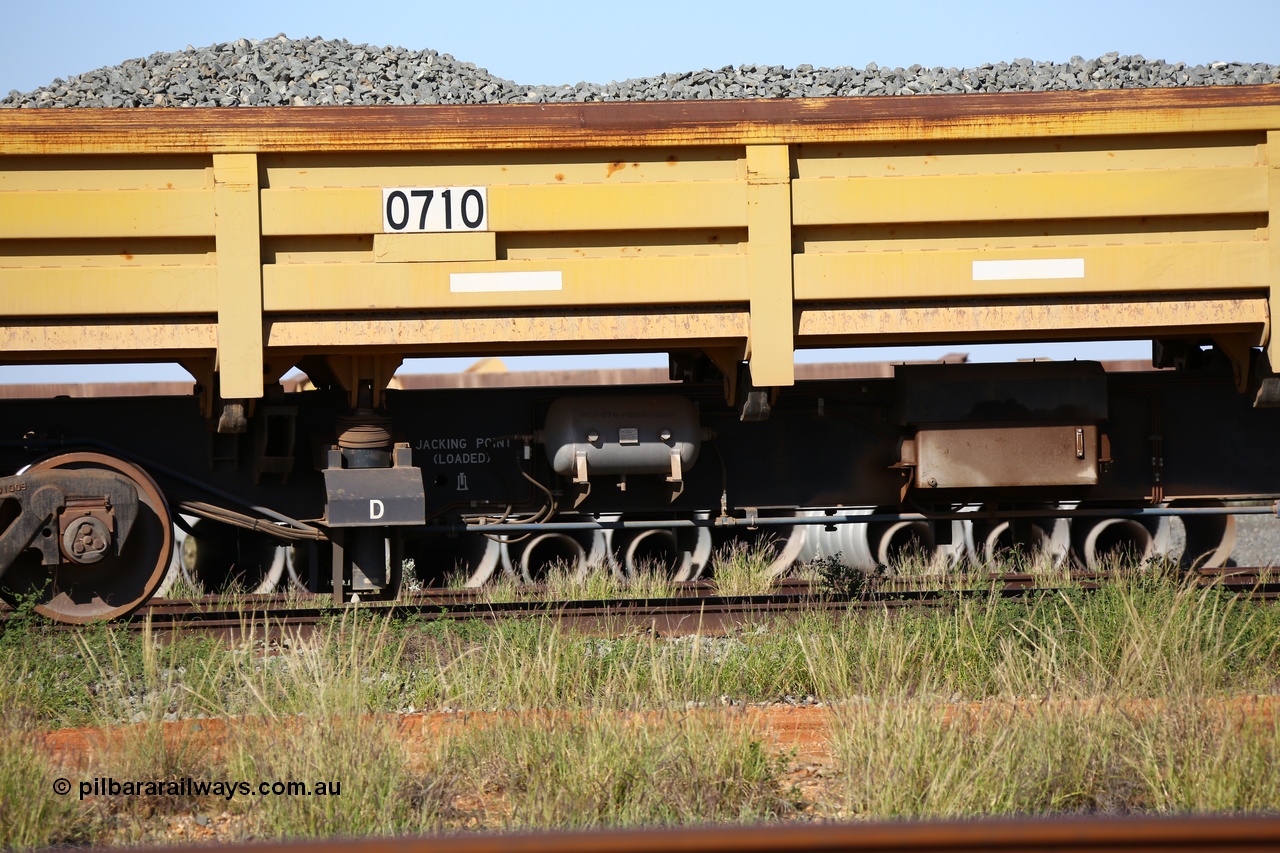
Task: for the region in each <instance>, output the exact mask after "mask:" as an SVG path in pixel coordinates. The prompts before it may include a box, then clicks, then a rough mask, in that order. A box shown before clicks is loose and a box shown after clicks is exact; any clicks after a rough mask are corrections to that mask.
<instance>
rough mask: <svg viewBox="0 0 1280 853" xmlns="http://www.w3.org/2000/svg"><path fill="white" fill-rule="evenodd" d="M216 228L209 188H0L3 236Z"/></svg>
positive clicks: (158, 233)
mask: <svg viewBox="0 0 1280 853" xmlns="http://www.w3.org/2000/svg"><path fill="white" fill-rule="evenodd" d="M212 233H213V192H211V191H210V190H156V191H154V192H152V191H144V190H120V191H113V190H86V191H75V190H59V191H42V192H26V191H15V192H4V193H0V239H10V240H12V239H23V238H40V239H45V238H55V237H200V236H207V235H209V234H212Z"/></svg>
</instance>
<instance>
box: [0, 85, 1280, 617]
mask: <svg viewBox="0 0 1280 853" xmlns="http://www.w3.org/2000/svg"><path fill="white" fill-rule="evenodd" d="M1277 217H1280V87H1276V86H1238V87H1221V88H1200V89H1185V88H1184V89H1149V90H1131V91H1091V92H1075V93H1044V94H1007V95H964V96H943V95H937V96H921V97H885V98H840V99H814V100H806V99H796V100H785V101H714V102H665V103H663V102H659V103H651V102H646V103H612V104H583V105H567V104H566V105H542V104H530V105H501V106H498V105H495V106H473V107H444V106H438V107H385V108H384V107H352V108H345V107H334V108H274V109H254V108H244V109H225V110H205V109H149V110H123V109H120V110H75V109H61V110H58V109H48V110H5V111H0V359H2V360H3V362H5V363H8V364H25V363H30V364H38V363H39V364H47V363H70V364H78V363H86V362H146V361H164V362H177V363H179V364H181V365H183V366H184V367H185V368H186V369H187V370H188V371H190V373H191V374H192V375H193V376H194V377H195V378H196V388H195V393H194V394H192V395H189V396H179V397H147V398H138V399H65V398H55V399H24V400H7V399H6V400H4V401H2V402H0V475H2V476H0V530H2V531H3V532H0V589H2V591H3V593H4V595H5V596H6V597H9V598H17V597H23V596H35V597H36V599H37V601H38V603H39V609H40V610H41V612H44V613H46V614H48V615H50V616H52V617H54V618H57V619H62V620H65V621H71V622H80V621H88V620H92V619H100V618H110V617H114V616H118V615H120V614H123V613H126V612H128V611H129V610H131V609H132V608H134V607H136V606H138V605H139V604H141V603H142V602H143V601H145V600H146V599H147V598H148V597H150V596H151V595H152V594H153V593H154V591H155V589H156V588H157V586H158V585H159V584H160V582H161V580H162V578H163V575H164V573H165V572H166V570H167V569H168V568H169V565H170V562H171V552H172V550H173V547H174V545H173V543H174V541H175V538H182V536H183V535H185V536H186V542H185V544H184V546H183V551H184V555H183V556H184V559H190V560H195V559H197V558H199V559H206V560H211V559H216V558H217V557H216V555H217V554H223V555H226V554H230V555H231V556H230V557H225V559H227V560H229V561H230V563H231V564H233V565H234V564H239V565H244V564H246V563H248V562H251V559H250V558H249V557H246V556H245V555H246V554H249V553H255V552H259V551H261V550H262V548H261V546H262V544H263V543H264V542H265V543H266V546H267V547H266V550H267V551H271V549H272V548H275V547H276V546H277V545H279V546H280V547H281V548H284V547H286V546H287V547H288V548H289V565H290V568H291V571H294V573H295V574H296V575H297V576H298V577H299V578H300V581H301V582H304V583H306V584H307V585H308V586H309V587H310V588H311V589H313V590H317V591H318V590H320V589H322V588H325V587H327V586H330V585H331V588H332V593H333V595H334V596H335V597H336V598H337V599H339V600H341V599H342V598H343V597H344V596H349V595H351V594H354V593H359V594H360V595H362V596H364V597H369V596H379V595H390V594H394V593H395V591H396V589H397V587H398V584H399V572H400V568H401V564H402V557H404V556H406V555H407V556H412V557H413V558H414V564H415V567H416V571H417V572H418V573H419V575H420V577H421V578H422V579H424V580H425V581H426V582H428V583H432V582H440V581H441V580H442V579H444V578H445V577H447V576H448V575H449V574H450V573H455V572H459V571H461V572H463V573H464V574H465V575H466V577H467V582H469V583H473V584H478V583H482V582H483V581H484V580H485V579H486V578H487V577H488V576H489V575H491V574H492V573H494V572H496V571H506V572H511V573H515V574H520V575H523V576H525V577H527V578H529V579H536V577H537V576H538V574H539V572H541V571H543V570H544V568H545V566H546V564H547V562H548V561H550V560H555V559H560V560H566V561H568V562H569V563H571V564H573V565H577V566H581V567H583V570H586V567H588V566H590V565H598V566H602V567H604V570H613V571H616V572H627V571H634V570H635V567H636V566H637V565H639V564H641V563H643V562H645V561H652V562H656V563H657V564H659V565H663V566H666V567H667V568H668V569H669V570H670V571H671V572H672V573H673V574H674V575H675V576H676V577H680V578H688V577H692V576H695V575H696V574H697V573H698V572H699V571H701V569H702V567H703V566H704V565H705V564H706V562H707V558H708V555H709V554H710V553H711V551H712V550H713V549H714V547H715V546H716V545H717V543H719V542H721V541H724V540H726V539H728V538H732V537H735V536H748V535H750V536H755V537H757V538H758V539H760V540H761V541H766V542H771V543H772V546H773V547H774V548H775V549H776V552H777V560H776V561H775V564H776V567H777V570H778V571H783V570H785V568H786V566H787V565H789V564H790V563H791V562H792V561H794V560H795V559H797V558H806V557H814V556H828V557H830V556H834V554H835V553H837V552H839V554H840V555H841V558H842V559H844V560H845V561H846V562H849V563H850V564H851V565H855V566H865V565H874V564H875V563H877V562H883V561H885V560H888V559H891V558H892V557H893V556H894V555H895V554H897V553H899V552H901V551H904V550H910V549H914V550H922V551H924V552H926V553H927V554H928V555H932V556H934V557H936V558H938V559H949V560H956V559H971V560H985V559H990V558H992V557H993V556H994V555H996V554H997V553H998V552H999V551H1000V550H1001V549H1003V548H1008V547H1015V548H1016V547H1024V548H1038V549H1040V550H1042V551H1043V552H1044V553H1045V554H1046V555H1048V557H1049V558H1050V559H1054V560H1059V561H1062V560H1076V561H1079V562H1081V563H1084V564H1087V565H1096V564H1098V562H1099V561H1100V560H1103V559H1105V558H1106V557H1107V556H1108V555H1110V554H1113V553H1116V552H1118V551H1125V550H1129V551H1135V552H1137V553H1138V555H1139V556H1143V555H1149V554H1151V553H1154V552H1156V551H1158V550H1159V549H1160V548H1161V547H1163V545H1162V544H1161V543H1163V541H1164V537H1165V536H1166V535H1167V532H1168V518H1169V517H1170V516H1172V515H1181V516H1182V520H1183V525H1184V526H1185V528H1186V533H1187V540H1188V544H1187V550H1186V557H1185V559H1187V560H1189V561H1195V560H1209V561H1217V562H1222V561H1223V560H1226V559H1227V558H1228V555H1229V552H1230V545H1231V540H1232V538H1233V536H1234V526H1233V525H1232V523H1231V518H1232V516H1231V515H1230V514H1229V512H1230V511H1231V510H1233V509H1235V508H1237V507H1238V502H1239V501H1240V500H1242V499H1246V498H1266V499H1274V498H1276V497H1277V495H1280V455H1278V454H1277V452H1276V450H1275V447H1276V436H1277V435H1278V434H1280V430H1278V428H1280V414H1277V412H1276V411H1275V409H1273V408H1271V406H1272V405H1273V404H1277V403H1280V383H1277V380H1276V378H1275V373H1276V371H1277V369H1280V348H1278V347H1277V346H1276V345H1275V344H1274V343H1273V342H1272V340H1271V337H1270V335H1271V323H1272V317H1273V316H1274V314H1275V309H1276V306H1277V300H1278V299H1280V239H1277V237H1276V227H1277V226H1276V225H1275V223H1276V222H1277V221H1278V220H1277ZM1109 339H1110V340H1120V339H1150V340H1152V341H1153V362H1154V364H1153V370H1152V371H1150V372H1143V373H1126V374H1108V373H1106V372H1104V371H1103V370H1102V368H1101V366H1100V365H1099V364H1098V363H1096V362H1089V361H1073V362H1058V363H1053V362H1029V363H1013V364H1005V365H999V364H995V365H993V364H932V365H907V366H903V367H901V368H900V369H898V371H897V372H896V375H895V376H894V377H893V378H892V379H873V380H847V381H821V382H800V383H797V382H796V381H795V368H794V363H795V352H796V350H798V349H803V348H814V347H853V346H865V345H887V344H894V345H902V344H939V343H948V344H952V343H954V344H957V345H960V344H979V343H994V342H1029V341H1064V340H1065V341H1103V340H1109ZM619 352H661V353H667V354H668V355H669V361H670V365H671V373H670V375H671V379H672V381H671V382H669V383H663V384H659V385H651V386H644V387H639V388H636V387H632V388H626V389H620V388H609V387H604V388H600V387H592V388H567V387H540V388H473V389H454V390H443V389H428V390H420V391H395V390H388V388H387V386H388V382H389V380H390V379H391V377H392V375H393V374H394V373H395V371H396V370H397V368H398V367H399V366H400V364H401V362H402V360H403V359H405V358H406V357H412V356H443V355H450V356H477V357H479V356H495V355H508V354H510V355H515V354H536V353H580V354H589V353H619ZM293 368H299V369H301V370H302V371H303V372H305V373H306V375H307V376H308V377H309V379H310V383H311V385H313V386H314V388H315V390H307V391H300V392H292V393H285V392H284V390H283V389H282V387H281V385H280V379H281V377H283V376H284V375H285V374H286V373H287V372H288V371H290V370H291V369H293ZM1154 368H1162V369H1158V370H1157V369H1154ZM175 525H176V526H177V528H178V530H177V531H175ZM197 528H198V529H197ZM219 549H221V550H219ZM188 551H189V552H190V553H187V552H188ZM210 555H214V556H210Z"/></svg>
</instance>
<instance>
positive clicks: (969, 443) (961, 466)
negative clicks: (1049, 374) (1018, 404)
mask: <svg viewBox="0 0 1280 853" xmlns="http://www.w3.org/2000/svg"><path fill="white" fill-rule="evenodd" d="M902 457H903V458H902V463H903V465H904V466H905V465H910V464H912V463H914V465H915V468H916V476H915V483H916V485H917V486H918V487H920V488H924V489H982V488H1001V487H1008V486H1019V487H1028V486H1092V485H1094V484H1096V483H1097V482H1098V427H1097V426H1096V425H1095V424H1083V425H1024V426H968V425H965V426H953V427H948V428H940V429H921V430H918V431H917V432H916V434H915V437H914V439H911V440H908V441H905V442H904V443H903V446H902Z"/></svg>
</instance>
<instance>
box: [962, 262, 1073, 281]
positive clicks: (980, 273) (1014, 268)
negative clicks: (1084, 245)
mask: <svg viewBox="0 0 1280 853" xmlns="http://www.w3.org/2000/svg"><path fill="white" fill-rule="evenodd" d="M1038 278H1084V258H1043V259H1041V260H1033V261H974V262H973V280H974V281H1014V280H1017V279H1038Z"/></svg>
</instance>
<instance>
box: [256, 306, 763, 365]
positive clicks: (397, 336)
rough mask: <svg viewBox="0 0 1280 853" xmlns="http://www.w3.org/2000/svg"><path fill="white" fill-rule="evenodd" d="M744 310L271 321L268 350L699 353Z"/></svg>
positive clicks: (740, 328) (744, 327) (744, 322)
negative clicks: (672, 348)
mask: <svg viewBox="0 0 1280 853" xmlns="http://www.w3.org/2000/svg"><path fill="white" fill-rule="evenodd" d="M748 327H749V319H748V316H747V312H746V310H745V309H744V310H742V311H726V310H708V311H679V310H671V311H663V312H661V313H641V312H616V313H612V314H592V315H581V314H576V313H574V314H568V313H562V312H557V313H555V314H552V315H549V314H544V313H534V312H527V313H516V312H508V313H503V314H501V315H498V316H469V315H462V316H440V317H425V318H423V317H406V316H405V315H403V314H390V313H383V314H381V315H378V316H372V317H327V318H326V317H311V318H307V319H304V320H294V319H288V320H284V319H275V318H272V317H268V318H267V346H268V347H270V348H271V349H276V348H279V349H299V350H308V349H309V350H315V349H321V348H323V349H326V350H328V351H335V350H337V349H338V347H337V346H336V345H338V344H340V345H341V346H342V347H344V348H353V347H357V346H358V347H383V348H386V349H390V350H392V351H394V352H398V353H403V354H406V355H410V354H417V355H430V354H449V353H455V352H456V353H467V352H471V351H473V349H474V348H475V347H485V348H486V351H487V352H491V353H494V354H502V353H506V352H513V353H519V352H521V351H528V350H530V349H537V350H538V351H540V352H583V351H588V352H589V351H591V350H592V349H598V348H599V347H601V346H607V347H609V348H610V351H615V352H616V351H618V350H619V349H621V350H625V351H633V352H651V351H663V350H665V349H666V348H667V347H669V346H674V345H678V346H682V347H687V348H698V347H701V346H713V345H717V344H718V345H721V346H723V345H725V344H726V343H731V342H740V341H745V339H746V337H747V331H748Z"/></svg>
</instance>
